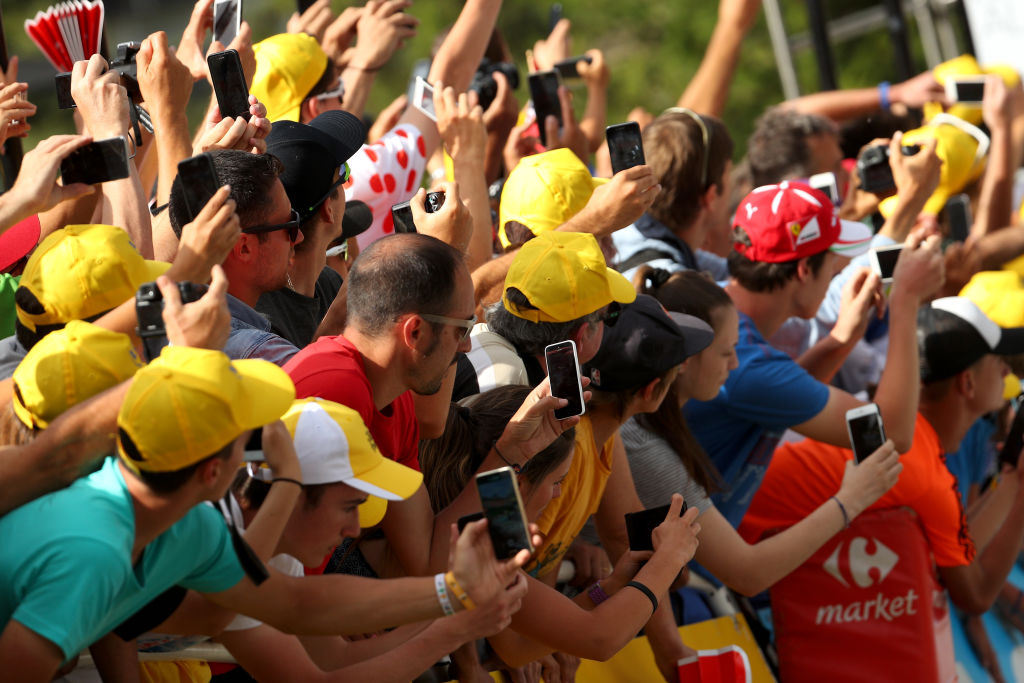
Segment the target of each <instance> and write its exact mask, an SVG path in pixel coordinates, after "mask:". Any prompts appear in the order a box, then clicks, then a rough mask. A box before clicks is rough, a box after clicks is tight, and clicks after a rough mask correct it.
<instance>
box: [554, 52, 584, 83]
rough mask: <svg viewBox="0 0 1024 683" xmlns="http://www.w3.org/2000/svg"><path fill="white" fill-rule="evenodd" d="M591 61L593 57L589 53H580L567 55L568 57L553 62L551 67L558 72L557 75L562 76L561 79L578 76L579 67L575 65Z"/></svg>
mask: <svg viewBox="0 0 1024 683" xmlns="http://www.w3.org/2000/svg"><path fill="white" fill-rule="evenodd" d="M593 61H594V58H593V57H591V56H590V55H580V56H579V57H569V59H563V60H562V61H560V62H555V65H554V66H553V67H551V68H553V69H554V70H555V71H557V72H558V75H559V76H561V77H562V80H565V79H567V78H579V77H580V72H579V69H577V68H576V65H577V64H579V63H580V62H586V63H587V64H592V63H593Z"/></svg>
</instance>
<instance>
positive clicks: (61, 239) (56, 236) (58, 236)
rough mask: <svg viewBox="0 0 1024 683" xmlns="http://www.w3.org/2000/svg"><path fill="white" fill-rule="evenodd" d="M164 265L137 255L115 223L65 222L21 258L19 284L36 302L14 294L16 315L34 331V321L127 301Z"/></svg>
mask: <svg viewBox="0 0 1024 683" xmlns="http://www.w3.org/2000/svg"><path fill="white" fill-rule="evenodd" d="M170 267H171V264H169V263H161V262H159V261H147V260H145V259H144V258H142V256H141V255H140V254H139V252H138V251H137V250H136V249H135V245H134V244H132V241H131V239H130V238H129V237H128V233H126V232H125V231H124V230H122V229H121V228H115V227H114V226H112V225H69V226H67V227H66V228H64V229H63V230H58V231H56V232H55V233H53V234H52V235H49V236H48V237H47V238H46V239H44V240H43V241H42V242H41V243H40V244H39V247H38V248H36V250H35V253H33V254H32V256H31V257H30V258H29V260H28V263H26V264H25V272H24V274H23V275H22V276H21V282H20V286H19V289H22V288H24V289H26V290H28V291H29V292H31V294H32V295H33V296H34V297H35V299H36V301H37V302H38V305H37V306H36V305H33V306H26V307H23V304H24V300H23V299H22V297H20V296H19V297H16V300H18V301H19V303H18V306H17V312H18V321H19V322H20V323H21V324H22V325H24V326H25V327H27V328H28V329H30V330H32V331H33V332H35V331H36V327H37V326H39V325H61V324H64V323H66V322H68V321H70V320H85V319H86V318H91V317H93V316H95V315H97V314H99V313H103V312H105V311H109V310H110V309H112V308H116V307H117V306H119V305H121V304H123V303H124V302H125V301H128V300H129V299H131V298H132V297H134V296H135V291H136V290H137V289H138V288H139V285H141V284H142V283H144V282H152V281H153V280H156V279H157V278H158V277H159V276H160V275H163V274H164V273H165V272H166V271H167V269H168V268H170ZM33 303H35V302H33Z"/></svg>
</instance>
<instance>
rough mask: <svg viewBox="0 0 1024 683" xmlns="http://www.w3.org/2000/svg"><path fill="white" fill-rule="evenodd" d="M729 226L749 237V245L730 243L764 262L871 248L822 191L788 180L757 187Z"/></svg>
mask: <svg viewBox="0 0 1024 683" xmlns="http://www.w3.org/2000/svg"><path fill="white" fill-rule="evenodd" d="M733 225H735V226H736V227H740V228H743V230H744V231H745V232H746V233H747V236H748V237H749V238H750V245H749V246H748V245H745V244H742V243H740V242H734V243H733V247H734V248H735V249H736V251H738V252H740V253H741V254H743V255H744V256H746V257H747V258H748V259H750V260H751V261H759V262H763V263H782V262H784V261H793V260H796V259H800V258H805V257H807V256H813V255H814V254H818V253H820V252H823V251H825V250H826V249H831V250H832V251H834V252H836V253H838V254H841V255H843V256H849V257H853V256H857V255H859V254H863V253H864V252H866V251H867V250H868V248H869V247H870V246H871V230H870V229H868V227H867V226H866V225H864V224H863V223H855V222H853V221H844V220H840V218H839V215H838V214H837V213H836V209H835V207H834V206H833V205H832V202H831V201H829V198H828V197H827V196H825V194H824V193H823V192H820V191H818V190H815V189H814V188H812V187H811V186H810V185H805V184H804V183H801V182H795V181H790V180H784V181H782V182H781V183H779V184H778V185H764V186H763V187H758V188H756V189H755V190H753V191H752V192H751V193H750V194H748V195H747V196H746V197H744V198H743V201H741V202H740V205H739V207H738V208H737V210H736V218H735V219H734V223H733Z"/></svg>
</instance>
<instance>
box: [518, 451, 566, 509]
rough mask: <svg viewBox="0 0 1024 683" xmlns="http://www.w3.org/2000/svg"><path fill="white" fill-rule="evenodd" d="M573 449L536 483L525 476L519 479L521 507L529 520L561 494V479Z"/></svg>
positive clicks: (563, 476) (563, 477)
mask: <svg viewBox="0 0 1024 683" xmlns="http://www.w3.org/2000/svg"><path fill="white" fill-rule="evenodd" d="M575 451H576V447H575V446H573V449H572V450H571V451H570V452H569V456H568V457H567V458H566V459H565V460H564V461H563V462H562V464H561V465H559V466H558V467H556V468H555V469H553V470H552V471H551V472H549V473H548V475H547V476H546V477H544V478H543V479H541V480H540V481H539V482H537V483H536V484H531V483H530V482H528V481H527V480H526V479H525V478H522V479H520V480H519V485H520V487H521V488H522V495H523V507H525V508H526V510H525V512H526V518H527V519H528V520H530V521H531V522H532V521H534V520H536V519H537V518H538V517H540V513H542V512H543V511H544V508H546V507H547V505H548V503H550V502H551V499H552V498H558V497H559V496H560V495H562V480H563V479H565V475H567V474H568V473H569V467H571V466H572V458H573V453H575Z"/></svg>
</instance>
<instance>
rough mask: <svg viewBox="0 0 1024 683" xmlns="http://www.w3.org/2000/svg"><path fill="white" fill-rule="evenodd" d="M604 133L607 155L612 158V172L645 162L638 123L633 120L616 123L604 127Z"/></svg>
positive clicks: (642, 140)
mask: <svg viewBox="0 0 1024 683" xmlns="http://www.w3.org/2000/svg"><path fill="white" fill-rule="evenodd" d="M604 135H605V139H606V140H608V155H609V156H610V157H611V159H612V174H615V173H618V172H619V171H625V170H626V169H627V168H633V167H634V166H642V165H643V164H644V163H646V161H645V160H644V139H643V136H641V135H640V124H638V123H636V122H635V121H630V122H629V123H617V124H615V125H614V126H608V127H607V128H605V129H604Z"/></svg>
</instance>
